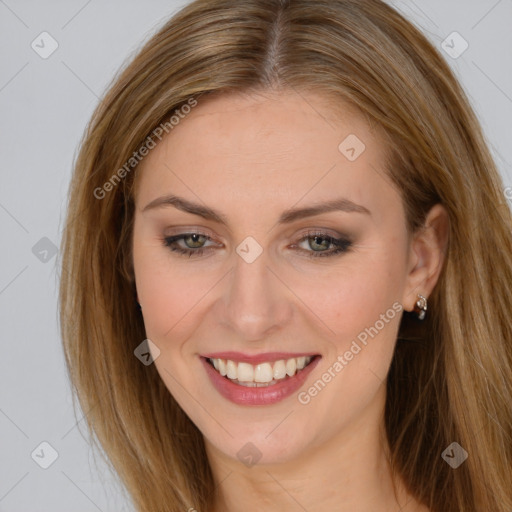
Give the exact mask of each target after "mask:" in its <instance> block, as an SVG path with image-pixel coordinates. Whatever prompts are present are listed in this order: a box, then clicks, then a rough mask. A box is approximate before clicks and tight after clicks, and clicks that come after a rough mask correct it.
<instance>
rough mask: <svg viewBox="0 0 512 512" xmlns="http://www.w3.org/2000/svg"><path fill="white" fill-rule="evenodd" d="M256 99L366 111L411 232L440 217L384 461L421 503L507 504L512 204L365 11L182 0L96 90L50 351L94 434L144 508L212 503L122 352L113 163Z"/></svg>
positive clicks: (125, 236)
mask: <svg viewBox="0 0 512 512" xmlns="http://www.w3.org/2000/svg"><path fill="white" fill-rule="evenodd" d="M266 88H272V89H275V90H290V89H293V90H295V91H297V92H301V91H314V92H317V93H325V95H326V96H327V95H328V96H329V97H332V98H339V99H340V101H345V102H350V103H351V104H353V105H355V106H356V107H357V108H359V109H360V111H361V112H362V113H364V115H366V116H367V117H369V118H370V119H372V120H373V121H374V122H375V123H376V124H377V125H378V126H379V127H380V128H381V129H382V130H383V132H384V133H385V134H386V136H387V139H388V140H389V149H390V155H391V157H390V158H389V161H388V162H386V164H387V172H388V173H389V176H390V178H391V179H392V181H393V182H394V184H396V186H397V187H398V188H399V190H400V191H401V194H402V197H403V202H404V206H405V211H406V220H407V225H408V228H409V229H410V231H411V232H413V231H415V230H416V229H418V228H419V227H420V226H421V225H422V222H423V220H424V218H425V215H426V213H427V212H428V210H429V209H430V207H431V206H432V205H434V204H436V203H441V204H442V205H444V207H445V208H446V210H447V211H448V213H449V217H450V221H451V222H450V224H451V227H450V241H449V247H448V251H447V255H446V261H445V265H444V268H443V270H442V273H441V276H440V279H439V281H438V283H437V285H436V287H435V289H434V291H433V293H432V295H431V297H429V311H428V315H427V319H426V320H425V321H424V323H423V324H422V325H421V327H419V328H418V327H417V326H415V325H413V322H412V319H411V318H409V315H407V314H405V315H404V317H403V318H402V324H401V331H400V334H399V339H398V341H397V346H396V350H395V355H394V359H393V362H392V365H391V369H390V372H389V375H388V396H387V404H386V411H385V422H386V431H387V436H388V441H389V446H390V449H391V454H390V458H391V467H392V469H393V471H394V473H395V474H397V475H400V477H401V478H402V479H403V481H404V482H405V484H406V486H407V487H408V489H409V490H410V492H411V493H412V494H413V495H414V496H415V497H416V498H417V499H418V500H419V501H421V502H423V503H424V504H426V505H427V506H428V507H429V508H430V509H431V510H432V512H447V511H450V512H452V511H465V512H490V511H492V512H510V510H512V411H511V407H512V406H511V404H512V321H511V315H512V291H511V289H512V287H511V284H512V236H511V227H512V219H511V214H510V210H509V208H508V205H507V203H506V201H505V198H504V191H503V185H502V182H501V180H500V177H499V174H498V172H497V170H496V167H495V163H494V162H493V160H492V158H491V156H490V153H489V150H488V148H487V146H486V143H485V140H484V137H483V135H482V131H481V128H480V126H479V123H478V120H477V118H476V116H475V114H474V113H473V111H472V109H471V107H470V105H469V102H468V100H467V98H466V96H465V94H464V92H463V90H462V89H461V87H460V85H459V84H458V83H457V80H456V79H455V77H454V75H453V73H452V72H451V70H450V69H449V67H448V65H447V64H446V63H445V61H444V60H443V59H442V58H441V56H440V55H439V53H438V51H437V50H436V49H435V48H434V47H433V46H432V45H431V44H430V43H429V42H428V41H427V39H426V38H425V37H424V36H423V35H422V34H421V33H420V32H419V31H418V30H417V29H416V28H415V27H414V26H413V25H412V24H411V23H410V22H408V21H407V20H405V19H404V18H403V17H402V16H401V15H400V14H399V13H397V12H396V11H395V10H393V9H392V8H391V7H389V6H388V5H386V4H385V3H383V2H382V1H380V0H291V1H289V2H287V1H285V0H281V1H278V0H244V1H243V2H239V1H237V0H197V1H195V2H193V3H191V4H190V5H188V6H187V7H185V8H184V9H182V10H181V11H180V12H178V14H177V15H175V16H174V17H173V18H172V19H170V20H169V21H168V22H167V23H166V24H165V25H164V26H163V27H162V28H161V29H160V30H159V31H158V33H157V34H156V35H154V37H152V38H151V39H150V40H149V41H148V42H147V43H146V44H145V45H144V47H143V48H142V50H141V51H140V52H139V53H138V55H137V56H136V57H135V58H134V59H133V61H132V62H131V63H130V64H129V65H127V66H126V68H125V69H124V70H123V71H122V73H120V75H119V76H118V77H117V78H116V80H115V81H114V83H113V84H112V85H111V86H110V88H109V90H108V92H107V93H106V95H105V97H104V98H103V99H102V101H101V103H100V104H99V106H98V107H97V109H96V111H95V112H94V115H93V117H92V119H91V121H90V124H89V125H88V128H87V130H86V133H85V134H84V138H83V140H82V143H81V147H80V152H79V154H78V157H77V160H76V164H75V169H74V174H73V178H72V182H71V186H70V196H69V205H68V214H67V222H66V226H65V230H64V236H63V240H62V247H61V249H62V250H61V258H62V271H61V285H60V320H61V331H62V339H63V346H64V352H65V356H66V362H67V366H68V370H69V375H70V379H71V381H72V383H73V385H74V387H75V390H76V395H77V397H78V399H79V402H80V405H81V407H82V409H83V410H84V411H87V416H86V420H87V425H88V428H89V432H90V434H91V435H92V436H93V438H94V440H95V441H96V440H97V442H98V443H99V445H98V446H101V447H103V449H104V450H105V452H106V454H107V456H108V458H109V460H110V462H111V464H112V467H113V468H114V469H115V471H116V472H117V474H118V475H119V476H120V478H121V480H122V482H123V483H124V485H125V486H126V488H127V489H128V491H129V492H130V495H131V498H132V499H133V502H134V504H135V506H136V507H137V510H138V511H139V512H150V511H151V512H157V511H170V512H175V511H176V512H177V511H182V510H187V509H189V508H191V507H193V508H194V509H195V510H197V511H198V512H206V511H208V510H209V509H210V507H211V505H212V503H213V499H214V497H215V486H214V481H213V477H212V474H211V471H210V467H209V465H208V460H207V458H206V454H205V449H204V444H203V438H202V435H201V433H200V432H199V430H198V429H197V427H196V426H195V425H194V424H193V423H192V422H191V421H190V419H189V418H188V417H187V416H186V415H185V413H184V412H183V411H182V409H181V408H180V407H179V406H178V405H177V403H176V402H175V401H174V399H173V397H172V396H171V394H170V393H169V391H168V390H167V389H166V387H165V385H164V384H163V382H162V380H161V379H160V377H159V375H158V373H157V370H156V369H155V366H154V365H150V366H145V365H143V364H141V362H140V361H139V360H138V359H137V358H136V357H135V356H134V349H135V348H136V347H137V346H138V345H139V344H140V343H141V341H142V340H144V338H145V331H144V325H143V321H142V317H141V314H140V312H139V310H138V306H137V304H136V301H135V296H136V295H135V286H134V277H133V267H132V261H131V242H132V241H131V233H132V225H133V216H134V202H133V183H134V181H133V180H134V177H135V175H136V171H137V166H136V165H135V164H136V163H134V162H132V163H131V164H130V165H129V166H127V165H126V162H128V161H130V158H131V157H132V155H133V154H134V152H136V151H138V149H139V148H140V147H141V145H143V144H144V141H146V140H148V139H147V138H148V136H150V135H151V133H153V131H154V130H155V127H158V126H159V125H161V124H162V123H165V122H168V119H169V116H171V115H173V112H176V111H179V109H180V108H183V106H184V105H186V104H187V103H188V104H190V102H191V100H192V101H198V102H199V103H200V102H201V101H204V100H205V99H207V98H208V97H209V95H210V94H212V93H219V94H220V93H225V94H229V93H230V92H233V91H250V90H258V89H259V90H261V89H266ZM176 129H179V127H178V128H176ZM132 164H133V165H132ZM123 166H124V167H123ZM121 168H124V172H118V170H119V169H121ZM116 173H117V174H116ZM115 174H116V175H117V178H115V180H114V179H113V176H114V175H115ZM118 178H119V179H118ZM107 182H109V183H110V185H107V186H106V185H105V184H106V183H107ZM452 442H458V443H459V444H460V445H461V446H462V447H463V448H464V449H465V450H466V451H467V452H468V455H469V456H468V458H467V460H466V461H465V462H464V463H463V464H462V465H461V466H459V467H458V468H457V469H453V468H451V467H450V466H449V465H448V464H447V463H445V462H444V461H443V459H442V458H441V453H442V452H443V450H445V448H447V447H448V446H449V445H450V444H451V443H452Z"/></svg>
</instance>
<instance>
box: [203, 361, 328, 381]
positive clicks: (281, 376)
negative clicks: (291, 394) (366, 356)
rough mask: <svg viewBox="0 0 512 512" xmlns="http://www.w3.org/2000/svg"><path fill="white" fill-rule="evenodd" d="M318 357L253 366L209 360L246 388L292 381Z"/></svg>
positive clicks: (223, 374)
mask: <svg viewBox="0 0 512 512" xmlns="http://www.w3.org/2000/svg"><path fill="white" fill-rule="evenodd" d="M317 357H320V356H301V357H292V358H291V359H281V360H279V361H274V362H266V363H259V364H255V365H252V364H250V363H243V362H240V363H237V362H236V361H232V360H231V359H212V358H207V359H206V360H207V361H208V363H209V364H210V365H211V366H213V368H214V369H215V370H216V371H217V373H219V374H220V375H222V376H223V377H225V378H226V379H229V380H230V381H231V382H233V383H234V384H238V385H240V386H246V387H253V388H254V387H267V386H272V385H274V384H278V383H280V382H283V381H285V380H287V379H290V378H292V377H294V376H295V375H297V374H298V373H300V372H301V371H303V370H304V368H306V367H307V366H308V365H310V364H311V362H312V361H314V360H315V359H316V358H317Z"/></svg>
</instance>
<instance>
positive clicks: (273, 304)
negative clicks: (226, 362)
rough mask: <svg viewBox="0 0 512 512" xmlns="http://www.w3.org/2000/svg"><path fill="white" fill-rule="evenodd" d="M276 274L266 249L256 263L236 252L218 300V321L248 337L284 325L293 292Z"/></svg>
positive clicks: (290, 310)
mask: <svg viewBox="0 0 512 512" xmlns="http://www.w3.org/2000/svg"><path fill="white" fill-rule="evenodd" d="M276 274H277V272H276V271H275V270H273V269H272V268H271V267H270V266H269V262H268V259H267V257H266V252H265V251H263V253H262V254H261V255H260V256H259V257H258V258H257V259H256V260H255V261H253V262H252V263H247V262H246V261H244V259H242V258H241V257H239V256H238V255H236V259H235V264H234V268H233V269H232V271H231V272H230V273H229V275H228V276H227V277H226V281H225V284H224V288H223V296H222V297H221V298H220V300H219V301H218V303H217V309H216V312H215V313H216V318H217V320H216V322H217V324H218V323H219V322H220V323H221V324H222V325H224V327H226V328H228V329H229V330H231V331H232V332H233V334H234V336H235V335H236V337H237V338H238V339H242V340H246V341H258V340H264V339H265V338H266V337H268V336H269V335H271V334H273V333H274V332H276V331H279V330H280V329H283V327H284V326H285V325H286V324H287V323H288V322H289V321H290V319H291V317H292V314H293V304H292V301H291V296H292V294H291V292H290V291H289V290H288V288H287V287H286V286H285V285H284V284H283V282H282V281H281V280H280V279H278V277H277V276H276Z"/></svg>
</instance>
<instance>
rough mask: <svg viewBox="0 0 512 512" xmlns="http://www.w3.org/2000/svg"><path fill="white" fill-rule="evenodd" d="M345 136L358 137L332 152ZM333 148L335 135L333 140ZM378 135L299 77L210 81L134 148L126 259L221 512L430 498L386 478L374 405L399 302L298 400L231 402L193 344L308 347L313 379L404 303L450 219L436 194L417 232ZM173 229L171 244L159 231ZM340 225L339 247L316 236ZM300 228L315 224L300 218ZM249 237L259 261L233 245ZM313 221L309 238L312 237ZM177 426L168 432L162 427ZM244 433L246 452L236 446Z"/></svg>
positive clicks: (361, 510) (377, 506) (436, 261)
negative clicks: (209, 88) (196, 210)
mask: <svg viewBox="0 0 512 512" xmlns="http://www.w3.org/2000/svg"><path fill="white" fill-rule="evenodd" d="M350 134H354V135H356V136H357V138H358V139H359V140H360V141H362V142H363V143H364V145H365V150H364V151H363V152H362V153H361V154H360V155H359V156H358V157H357V158H356V159H355V160H354V161H350V160H349V159H348V158H347V157H346V156H345V154H343V153H342V152H340V150H339V149H338V147H339V145H340V143H342V141H344V140H345V139H346V137H347V136H349V135H350ZM342 148H343V145H342ZM384 151H385V146H384V143H383V142H382V139H381V138H380V137H379V136H378V133H377V132H376V129H375V128H372V127H371V126H370V125H369V124H368V121H367V120H366V118H365V117H363V116H361V115H359V114H357V112H356V111H355V109H353V108H349V107H348V106H344V105H342V104H340V103H339V100H338V104H337V105H336V108H333V105H332V103H329V101H328V98H326V97H325V96H319V95H317V94H313V93H308V94H306V93H301V94H300V95H299V94H298V93H296V92H294V91H281V92H269V91H265V92H261V93H258V94H256V93H253V94H244V95H242V94H229V95H220V96H217V97H214V98H209V99H207V100H204V99H203V101H201V100H200V101H199V104H198V105H197V106H196V107H195V108H194V109H193V111H192V112H191V113H190V114H189V115H188V116H187V117H186V118H185V119H184V120H182V121H181V122H180V124H179V125H178V126H176V127H174V129H173V131H172V132H170V133H169V135H167V136H166V137H165V138H164V139H163V140H162V141H161V142H160V143H159V144H158V145H157V147H156V148H155V149H153V150H152V151H151V152H150V154H149V155H148V156H147V157H146V158H145V159H144V160H143V161H142V162H141V164H140V166H139V169H138V170H137V172H138V173H139V174H138V176H137V183H136V192H135V204H136V213H135V224H134V231H133V259H134V270H135V277H136V287H137V294H138V300H139V302H140V303H141V305H142V312H143V317H144V324H145V328H146V334H147V337H148V338H149V339H150V340H152V342H153V343H154V344H155V345H156V346H157V347H158V349H159V350H160V355H159V356H158V357H157V358H156V360H155V365H156V368H157V370H158V372H159V374H160V375H161V377H162V379H163V381H164V382H165V384H166V386H167V388H168V389H169V391H170V393H172V395H173V396H174V398H175V399H176V400H177V402H178V403H179V404H180V406H181V407H182V408H183V410H184V411H185V412H186V413H187V415H188V416H189V417H190V418H191V420H192V421H193V422H194V423H195V424H196V425H197V427H198V428H199V429H200V431H201V432H202V434H203V436H204V440H205V444H206V449H207V454H208V458H209V462H210V465H211V467H212V471H213V474H214V477H215V480H216V481H217V482H218V494H217V496H216V503H215V512H221V511H223V512H239V511H240V510H244V512H252V511H260V510H265V511H266V512H274V511H276V512H277V511H279V512H282V511H283V510H287V511H292V510H297V511H299V510H307V511H308V512H319V511H322V512H323V511H325V510H335V511H339V512H398V511H402V512H426V511H428V509H427V508H425V507H423V506H421V505H420V504H419V503H417V502H416V500H414V499H413V498H412V497H411V496H410V495H409V494H408V493H407V492H406V490H405V489H404V487H403V485H402V484H401V482H400V481H397V482H396V485H397V493H396V494H395V492H394V491H393V486H392V478H391V474H390V470H389V465H388V463H387V459H386V453H387V449H388V447H387V444H386V441H385V435H384V416H383V415H384V406H385V400H386V376H387V373H388V370H389V366H390V363H391V360H392V355H393V349H394V346H395V343H396V337H397V332H398V327H399V320H400V316H401V313H400V314H397V315H395V316H394V318H393V319H390V320H389V319H388V320H389V321H388V322H386V323H385V325H384V327H383V328H382V329H380V330H379V332H378V335H376V336H374V337H373V338H369V339H368V343H367V345H366V346H364V347H363V348H362V350H361V351H360V352H359V353H358V354H357V355H355V356H354V357H353V359H352V360H350V361H349V362H348V364H347V365H346V366H345V367H344V368H343V370H342V371H340V372H339V373H337V374H336V377H334V378H332V379H331V381H330V382H329V383H328V384H327V385H326V386H325V388H323V389H322V390H321V392H319V393H318V394H317V395H316V396H314V397H312V398H311V400H310V401H309V403H307V404H302V403H300V401H299V400H298V397H297V394H293V395H292V396H290V397H288V398H286V399H284V400H282V401H280V402H278V403H275V404H272V405H263V406H248V405H236V404H234V403H232V402H230V401H228V400H227V399H225V398H224V397H223V396H221V395H220V394H219V393H218V391H217V390H216V389H215V388H214V387H213V386H212V385H211V383H210V380H209V378H208V376H207V374H206V372H205V369H204V367H203V364H202V363H201V361H200V358H199V356H200V355H201V354H206V353H208V352H213V351H216V352H217V351H227V350H233V351H240V352H243V353H246V354H259V353H262V352H277V351H286V352H293V353H297V354H300V353H315V354H319V355H320V356H321V358H322V359H321V360H320V362H319V364H318V366H317V367H316V368H315V369H314V370H313V372H312V373H311V374H310V375H309V376H308V379H307V381H306V383H305V385H304V386H303V387H302V388H301V391H304V390H306V391H307V390H308V388H310V387H311V386H312V385H313V384H314V383H315V382H316V381H317V380H318V379H320V378H321V377H322V374H324V372H326V371H327V370H328V369H329V367H332V366H333V363H334V362H335V361H336V360H337V358H338V355H343V354H344V353H345V352H346V351H347V350H348V349H349V348H350V346H351V343H352V342H353V340H355V339H356V338H357V336H358V334H360V333H361V332H363V331H364V330H365V328H369V327H370V326H374V325H375V324H376V321H377V320H379V318H381V315H382V314H385V313H386V311H388V310H389V309H390V308H392V305H393V304H394V303H397V302H398V303H399V304H401V305H402V306H403V308H404V309H405V310H407V311H412V309H413V307H414V303H415V301H416V299H417V294H418V293H421V294H422V295H425V296H427V297H428V296H429V294H430V293H431V291H432V289H433V288H434V286H435V283H436V281H437V279H438V277H439V273H440V270H441V267H442V264H443V255H444V252H445V248H446V243H447V232H448V227H447V226H448V217H447V214H446V211H445V210H444V208H442V207H441V206H440V205H436V206H434V207H433V208H432V210H431V211H430V212H429V215H428V217H427V219H426V222H425V227H424V229H423V230H421V231H420V232H418V233H416V234H414V235H413V234H410V233H408V231H407V228H406V222H405V213H404V209H403V205H402V201H401V198H400V194H399V192H398V191H397V190H396V189H395V188H394V186H393V185H392V183H391V182H390V180H389V178H388V177H387V176H386V173H385V170H384V168H383V162H384V154H385V153H384ZM168 194H173V195H175V196H180V197H182V198H184V199H186V200H188V201H190V202H194V203H198V204H200V205H201V206H207V207H209V208H211V209H213V210H215V211H216V212H218V213H220V214H221V215H222V216H224V218H225V221H226V224H222V223H220V222H218V219H217V220H213V219H206V218H203V217H202V216H199V215H196V214H192V213H189V212H185V211H182V210H180V209H179V208H177V207H175V206H173V205H168V204H167V205H163V206H159V207H153V208H147V209H145V208H146V206H147V205H148V204H149V203H151V202H153V201H154V200H155V199H157V198H159V197H162V196H165V195H168ZM339 198H344V199H347V200H349V201H352V202H353V203H355V204H357V205H359V206H362V207H364V208H366V209H367V210H368V211H369V213H365V212H360V211H330V212H325V213H321V214H317V215H315V216H312V217H302V218H296V219H295V220H293V222H291V223H286V224H280V223H279V222H278V220H279V217H280V215H281V214H282V212H283V211H285V210H288V209H290V208H302V207H307V206H311V205H317V204H320V203H323V202H326V201H330V200H333V199H339ZM191 231H192V232H196V233H197V232H199V233H202V234H204V235H207V236H208V237H210V238H211V240H208V239H206V238H204V237H191V236H188V237H187V236H184V238H182V239H181V240H180V241H179V242H176V243H175V244H174V246H175V247H176V246H178V247H181V248H183V249H187V248H188V249H189V250H191V251H197V250H198V248H200V247H203V249H204V252H203V254H200V255H192V256H191V257H189V256H187V255H182V254H179V253H178V252H173V251H171V249H170V248H169V247H168V246H166V245H165V243H164V239H165V237H169V236H172V235H176V234H185V235H186V234H187V233H190V232H191ZM317 231H320V232H322V233H326V236H331V237H333V238H336V237H338V238H342V239H348V240H349V241H350V245H349V246H347V244H345V245H344V248H345V249H346V250H345V251H342V252H340V253H338V254H335V255H332V256H320V257H314V256H313V257H308V255H309V256H310V255H311V254H318V253H319V252H332V251H333V250H334V248H335V246H334V245H332V244H331V243H329V241H328V240H327V241H326V240H325V239H324V240H323V241H322V239H315V238H314V236H311V235H310V233H311V232H313V233H316V232H317ZM308 232H309V233H308ZM248 236H250V237H253V238H254V239H255V240H256V241H257V243H258V244H259V245H260V246H261V248H262V249H263V252H262V254H261V255H260V256H259V257H257V258H256V259H255V261H253V262H252V263H247V262H246V261H245V260H244V259H243V258H242V257H240V256H239V255H238V254H237V252H236V248H237V246H238V245H239V244H240V243H241V242H242V241H243V240H245V239H246V237H248ZM308 236H309V238H308ZM169 435H172V432H169ZM249 442H250V443H252V444H253V445H254V446H256V447H257V449H258V450H259V452H261V459H260V460H259V461H258V463H257V464H256V465H254V466H252V467H247V466H246V465H244V463H243V462H242V461H241V460H239V458H238V457H237V453H238V452H239V450H240V449H241V448H242V447H244V446H245V445H246V443H249Z"/></svg>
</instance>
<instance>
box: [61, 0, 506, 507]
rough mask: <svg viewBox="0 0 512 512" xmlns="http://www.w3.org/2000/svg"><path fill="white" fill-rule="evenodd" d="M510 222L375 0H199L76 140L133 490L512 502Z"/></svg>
mask: <svg viewBox="0 0 512 512" xmlns="http://www.w3.org/2000/svg"><path fill="white" fill-rule="evenodd" d="M511 225H512V222H511V215H510V210H509V209H508V207H507V204H506V201H505V199H504V196H503V185H502V183H501V181H500V178H499V175H498V173H497V171H496V168H495V164H494V163H493V161H492V159H491V157H490V154H489V151H488V149H487V147H486V145H485V143H484V139H483V136H482V133H481V129H480V127H479V124H478V121H477V119H476V117H475V115H474V113H473V112H472V109H471V107H470V106H469V104H468V101H467V99H466V97H465V95H464V92H463V91H462V89H461V88H460V86H459V85H458V83H457V81H456V79H455V78H454V76H453V74H452V72H451V71H450V69H449V67H448V66H447V65H446V63H445V62H444V61H443V59H442V58H441V57H440V56H439V54H438V52H437V51H436V50H435V49H434V48H433V47H432V46H431V45H430V44H429V43H428V41H427V40H426V39H425V37H424V36H422V35H421V34H420V33H419V32H418V30H416V29H415V28H414V27H413V26H412V25H411V24H410V23H409V22H408V21H406V20H405V19H404V18H403V17H402V16H401V15H399V14H398V13H397V12H396V11H394V10H393V9H391V8H390V7H389V6H387V5H386V4H384V3H382V2H381V1H379V0H364V1H355V0H335V1H332V0H331V1H327V0H319V1H318V0H315V1H311V0H297V1H294V0H292V1H290V2H286V1H284V0H283V1H281V2H279V1H277V0H249V1H247V2H236V1H230V0H209V1H195V2H193V3H191V4H190V5H189V6H187V7H186V8H184V9H183V10H182V11H180V12H179V13H178V14H177V15H176V16H174V17H173V18H172V19H171V20H170V21H169V22H168V23H167V24H166V25H165V26H164V27H163V28H162V29H161V30H160V31H159V32H158V33H157V34H156V35H155V36H154V37H153V38H152V39H151V40H150V41H149V42H148V43H147V44H146V45H145V47H144V48H143V49H142V50H141V51H140V52H139V54H138V55H137V56H136V57H135V59H134V60H133V61H132V62H131V63H130V64H129V65H128V66H127V67H126V69H125V70H124V71H123V73H122V74H121V75H120V76H119V77H118V78H117V80H116V81H115V83H114V84H113V85H112V86H111V88H110V90H109V91H108V93H107V94H106V96H105V98H104V99H103V101H102V102H101V104H100V105H99V107H98V109H97V111H96V112H95V114H94V116H93V118H92V120H91V123H90V126H89V128H88V130H87V133H86V135H85V138H84V140H83V142H82V146H81V151H80V154H79V156H78V159H77V162H76V168H75V172H74V176H73V181H72V184H71V190H70V199H69V210H68V222H67V226H66V230H65V234H64V239H63V245H62V257H63V259H62V268H63V271H64V272H63V273H62V281H61V296H60V297H61V326H62V334H63V342H64V349H65V354H66V360H67V364H68V367H69V370H70V377H71V379H72V382H73V384H74V386H75V387H76V391H77V395H78V397H79V399H80V404H81V406H82V408H83V409H84V410H87V411H90V412H89V414H88V415H87V421H88V426H89V428H90V431H91V433H92V434H94V435H95V436H96V437H97V439H98V440H99V443H101V445H102V446H103V448H104V450H105V452H106V454H107V455H108V457H109V459H110V461H111V462H112V465H113V467H114V468H115V470H116V471H117V473H118V474H119V475H120V477H121V479H122V480H123V482H124V484H125V485H126V487H127V488H128V490H129V491H130V493H131V496H132V498H133V501H134V503H135V506H136V508H137V510H138V511H160V510H162V511H178V510H197V511H208V512H212V511H214V512H220V511H228V512H229V511H238V510H244V511H251V510H261V509H264V510H268V511H273V510H308V511H310V512H313V511H316V510H337V511H338V510H339V511H349V510H350V511H356V510H372V511H379V512H380V511H382V512H384V511H386V512H387V511H398V510H401V511H407V512H413V511H415V512H416V511H422V512H424V511H431V512H446V511H465V512H469V511H474V512H477V511H478V512H481V511H491V510H492V511H497V512H505V511H507V512H508V511H510V510H511V508H512V491H511V489H512V471H511V467H512V441H511V439H512V411H511V402H512V327H511V326H512V323H511V321H510V315H511V313H512V296H511V292H510V290H509V286H508V284H509V283H510V282H511V281H512V240H511V234H510V233H511V231H510V227H511Z"/></svg>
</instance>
